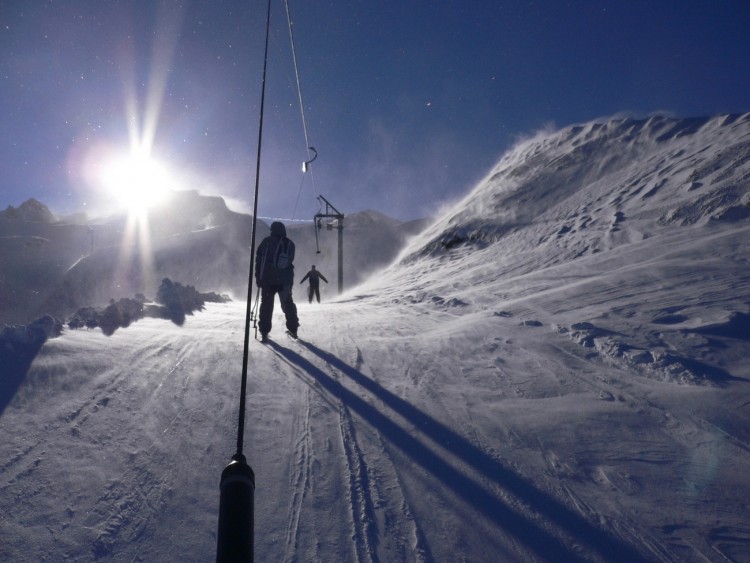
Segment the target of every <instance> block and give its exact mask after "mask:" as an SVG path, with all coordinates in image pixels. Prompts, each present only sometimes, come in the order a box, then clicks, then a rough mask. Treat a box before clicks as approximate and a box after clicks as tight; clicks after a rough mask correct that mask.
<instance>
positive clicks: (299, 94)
mask: <svg viewBox="0 0 750 563" xmlns="http://www.w3.org/2000/svg"><path fill="white" fill-rule="evenodd" d="M284 5H285V6H286V21H287V26H288V28H289V41H290V43H291V47H292V63H293V65H294V76H295V79H296V81H297V98H298V100H299V110H300V115H301V116H302V129H303V131H304V134H305V146H306V147H307V161H305V163H304V164H303V167H302V174H303V175H302V181H301V182H300V185H299V190H298V193H297V203H295V205H294V212H293V213H292V217H295V216H296V214H297V205H298V204H299V199H300V195H301V193H302V186H303V185H304V182H305V176H304V175H305V174H306V173H307V171H308V170H309V171H310V179H311V181H312V189H313V195H315V194H317V193H318V191H317V189H316V188H315V174H313V171H312V168H310V167H309V164H310V163H311V162H312V161H313V160H315V159H316V158H317V157H318V152H317V151H316V150H315V149H314V148H313V147H311V146H310V141H309V136H308V132H307V119H306V118H305V105H304V103H303V101H302V85H301V82H300V78H299V66H298V65H297V48H296V46H295V43H294V30H293V24H292V13H291V10H290V9H289V0H284ZM311 150H312V151H313V152H314V153H315V155H314V156H313V157H312V158H310V156H311V155H310V151H311Z"/></svg>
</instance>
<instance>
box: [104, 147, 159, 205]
mask: <svg viewBox="0 0 750 563" xmlns="http://www.w3.org/2000/svg"><path fill="white" fill-rule="evenodd" d="M102 181H103V183H104V185H105V186H106V189H107V190H108V191H109V192H111V193H112V195H113V196H114V197H115V198H116V200H117V203H118V204H119V205H121V206H123V207H125V208H126V209H127V210H128V211H129V212H145V211H148V209H149V208H151V207H153V206H154V205H156V204H158V203H159V202H160V201H162V200H163V199H164V197H165V196H166V195H167V194H168V193H169V191H170V190H171V189H172V188H173V180H172V178H171V177H170V174H169V172H168V171H167V169H166V168H165V167H164V166H162V165H161V164H159V163H158V162H156V161H155V160H153V159H152V158H151V157H150V156H149V155H146V154H139V153H133V154H129V155H125V156H121V157H119V158H114V159H113V160H112V161H111V162H109V163H108V164H107V165H105V166H104V167H103V170H102Z"/></svg>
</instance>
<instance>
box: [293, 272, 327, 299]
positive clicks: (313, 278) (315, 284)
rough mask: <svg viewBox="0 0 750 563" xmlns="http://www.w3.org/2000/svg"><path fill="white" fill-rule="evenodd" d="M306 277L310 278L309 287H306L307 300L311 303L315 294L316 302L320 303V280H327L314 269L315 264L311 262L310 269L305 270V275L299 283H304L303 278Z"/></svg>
mask: <svg viewBox="0 0 750 563" xmlns="http://www.w3.org/2000/svg"><path fill="white" fill-rule="evenodd" d="M308 278H309V280H310V287H308V288H307V300H308V301H309V302H310V303H312V300H313V295H315V297H316V299H317V300H318V303H320V280H323V281H324V282H326V283H328V280H327V279H326V277H325V276H324V275H323V274H321V273H320V272H319V271H318V270H316V269H315V264H313V267H312V270H310V271H309V272H307V273H306V274H305V277H304V278H302V281H300V282H299V283H305V280H306V279H308Z"/></svg>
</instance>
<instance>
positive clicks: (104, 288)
mask: <svg viewBox="0 0 750 563" xmlns="http://www.w3.org/2000/svg"><path fill="white" fill-rule="evenodd" d="M344 221H345V223H344V225H345V226H344V237H343V242H344V249H343V250H344V252H343V259H344V284H345V286H346V287H348V286H350V285H356V284H357V283H359V282H361V281H362V280H363V279H365V277H366V276H367V275H369V274H370V273H372V272H373V271H375V270H377V269H378V268H382V267H383V266H385V265H387V264H388V263H389V262H390V261H392V260H393V259H394V258H395V256H396V255H397V253H398V252H399V250H400V249H401V248H402V247H403V245H404V243H405V241H406V239H407V238H408V237H409V236H410V235H412V234H414V233H416V232H417V231H418V229H419V228H420V226H422V225H424V224H425V222H424V221H411V222H406V223H404V222H402V221H397V220H395V219H391V218H388V217H386V216H384V215H382V214H380V213H377V212H375V211H364V212H357V213H351V214H346V217H345V220H344ZM251 223H252V217H251V216H249V215H246V214H243V213H237V212H234V211H232V210H230V209H229V208H228V207H227V205H226V203H225V202H224V200H223V199H222V198H220V197H209V196H203V195H200V194H199V193H197V192H195V191H182V192H174V193H173V194H172V195H171V197H169V198H167V199H166V200H165V201H163V202H162V203H161V204H160V205H158V206H156V207H154V208H153V209H151V210H150V212H149V214H148V216H147V217H146V218H145V220H144V221H143V222H141V221H139V220H136V219H134V218H132V217H129V216H128V215H127V214H126V213H124V212H123V213H120V214H116V215H112V216H109V217H105V218H101V219H87V220H81V218H80V217H78V218H76V221H75V222H71V221H70V218H62V219H60V220H57V219H56V218H55V217H54V216H53V214H52V213H51V212H50V211H49V209H48V208H47V207H46V206H45V205H44V204H43V203H40V202H38V201H36V200H33V199H32V200H29V201H27V202H25V203H24V204H22V205H21V206H19V207H18V208H13V207H10V206H9V207H8V209H6V210H5V211H4V212H0V240H2V245H0V270H1V271H2V274H0V323H28V322H30V321H31V320H33V319H34V318H36V317H38V316H40V315H43V314H52V315H57V316H60V317H63V318H64V317H65V316H67V315H70V314H71V313H73V312H74V311H75V310H76V309H78V308H79V307H84V306H101V305H103V304H106V303H107V302H109V300H110V299H119V298H122V297H132V296H133V295H134V294H136V293H143V294H145V295H147V296H149V297H151V296H153V295H154V294H155V292H156V288H157V287H158V285H159V283H160V282H161V280H162V279H163V278H165V277H169V278H171V279H174V280H176V281H180V282H181V283H189V284H191V285H194V286H196V287H197V288H199V289H201V290H204V291H214V290H215V291H219V292H228V293H230V294H232V295H234V296H236V297H238V298H240V299H244V298H245V295H246V294H247V276H248V272H249V261H248V260H249V256H250V252H249V250H248V249H249V247H250V241H251V227H252V224H251ZM328 226H329V222H326V223H324V224H321V227H326V228H325V229H323V230H322V231H321V232H320V233H319V235H318V237H317V244H316V235H315V229H314V227H313V224H312V221H307V222H299V223H291V224H289V225H288V232H289V236H290V237H291V238H292V239H293V240H294V241H295V243H296V246H297V259H296V261H295V262H296V265H297V272H298V276H297V278H298V279H300V278H301V277H302V276H303V275H304V273H305V272H307V270H308V269H309V268H310V265H312V264H317V267H318V269H319V270H320V271H322V272H324V274H325V275H326V277H327V278H328V279H329V281H330V284H329V286H328V287H324V292H326V291H327V294H328V295H329V296H333V295H336V293H337V290H338V284H337V276H338V274H337V272H338V238H337V231H336V230H335V229H334V230H333V231H330V230H328V229H327V227H328ZM268 232H269V226H268V223H267V222H265V221H262V220H261V221H259V222H258V231H257V233H256V239H257V241H258V242H260V240H262V238H263V237H265V236H266V235H268ZM373 233H374V234H373ZM373 237H376V239H377V241H378V242H377V244H374V243H373ZM318 250H320V252H318Z"/></svg>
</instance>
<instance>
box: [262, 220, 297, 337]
mask: <svg viewBox="0 0 750 563" xmlns="http://www.w3.org/2000/svg"><path fill="white" fill-rule="evenodd" d="M294 252H295V248H294V243H293V242H292V241H291V240H289V239H288V238H287V236H286V227H285V226H284V223H280V222H278V221H274V222H273V223H271V234H270V236H267V237H266V238H264V239H263V241H262V242H261V243H260V244H259V245H258V250H257V251H256V253H255V282H256V283H257V284H258V287H259V288H260V314H259V316H258V317H259V318H258V327H259V328H260V335H261V338H262V339H263V340H264V341H265V340H266V337H267V336H268V333H269V332H271V317H272V316H273V304H274V300H275V297H276V294H277V293H278V294H279V301H280V302H281V310H282V311H284V315H285V316H286V328H287V331H289V334H290V335H291V336H292V337H293V338H297V329H298V328H299V319H298V318H297V306H296V305H295V304H294V299H292V287H293V286H294Z"/></svg>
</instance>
